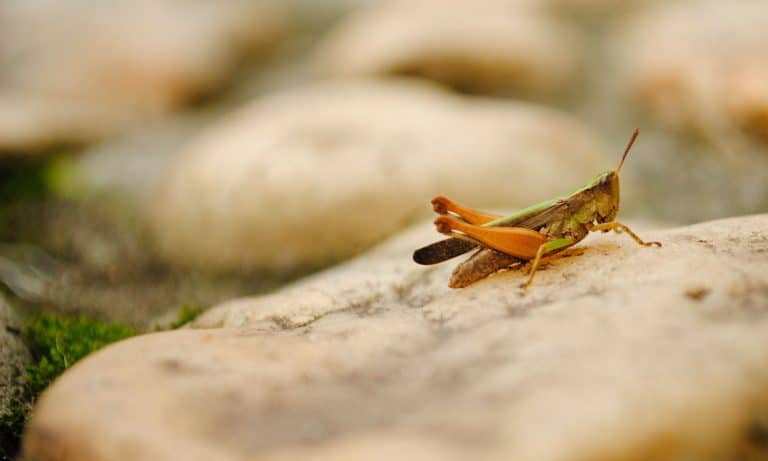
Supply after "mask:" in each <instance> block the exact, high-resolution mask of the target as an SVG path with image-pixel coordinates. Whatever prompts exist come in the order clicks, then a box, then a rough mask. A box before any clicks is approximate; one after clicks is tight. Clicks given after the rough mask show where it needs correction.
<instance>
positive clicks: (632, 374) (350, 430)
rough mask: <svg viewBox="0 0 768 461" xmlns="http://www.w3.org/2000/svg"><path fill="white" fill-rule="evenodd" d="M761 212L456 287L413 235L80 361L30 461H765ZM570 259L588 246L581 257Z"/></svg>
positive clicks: (36, 432) (765, 271)
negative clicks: (414, 258)
mask: <svg viewBox="0 0 768 461" xmlns="http://www.w3.org/2000/svg"><path fill="white" fill-rule="evenodd" d="M766 229H768V215H758V216H748V217H742V218H732V219H727V220H722V221H713V222H707V223H703V224H699V225H694V226H690V227H683V228H678V229H671V230H663V231H648V230H644V229H638V231H639V232H640V234H641V236H643V237H645V238H647V239H653V240H660V241H662V242H663V243H664V247H663V248H661V249H652V248H643V247H639V246H637V245H636V244H635V243H634V242H632V241H631V240H630V239H629V238H628V237H626V236H623V235H597V236H590V237H589V238H588V240H586V241H585V242H584V243H583V244H582V245H580V246H579V247H576V248H575V249H574V250H573V251H572V252H571V253H569V254H570V256H571V257H561V258H557V259H554V260H552V261H551V263H550V264H549V265H548V266H547V267H546V270H544V271H542V272H541V273H540V274H539V275H538V276H537V280H536V283H535V284H534V286H533V287H532V288H531V289H530V291H529V292H528V293H527V294H525V295H524V294H523V293H522V292H520V291H519V290H518V289H517V284H518V283H519V282H520V280H521V275H520V274H519V273H516V272H508V273H501V274H498V275H496V276H493V277H491V278H489V279H487V280H485V281H482V282H480V283H477V284H475V285H473V286H471V287H470V288H466V289H463V290H455V291H451V290H450V289H448V288H447V287H446V286H445V284H446V281H447V278H448V276H449V274H450V271H451V266H452V264H445V265H442V266H438V267H431V268H424V267H419V266H416V265H414V264H413V263H412V262H411V261H410V253H411V251H412V249H413V248H414V247H415V246H418V245H421V244H423V243H425V242H428V241H430V239H432V238H434V234H433V232H432V231H431V229H430V226H429V225H427V224H424V225H422V226H420V227H419V228H418V229H415V230H413V231H409V232H408V233H406V234H405V235H403V236H401V237H398V238H396V239H394V240H392V241H390V242H388V243H385V244H383V245H382V246H380V247H378V248H377V249H375V250H373V251H372V252H371V253H370V254H367V255H364V256H361V257H360V258H358V259H356V260H354V261H351V262H349V263H347V264H345V265H343V266H341V267H338V268H335V269H332V270H329V271H326V272H323V273H320V274H318V275H316V276H313V277H311V278H309V279H306V280H305V281H302V282H300V283H298V284H296V285H293V286H291V287H287V288H285V289H283V290H281V291H279V292H277V293H275V294H273V295H269V296H265V297H260V298H253V299H244V300H239V301H233V302H230V303H227V304H225V305H222V306H220V307H218V308H217V309H215V310H213V311H211V312H209V313H208V314H206V315H205V316H203V317H201V318H200V319H198V321H197V322H196V324H195V325H194V327H195V328H193V329H186V330H180V331H173V332H166V333H158V334H151V335H147V336H143V337H138V338H134V339H130V340H127V341H124V342H121V343H118V344H115V345H113V346H110V347H108V348H107V349H105V350H102V351H100V352H98V353H96V354H94V355H93V356H91V357H89V358H87V359H85V360H84V361H82V362H80V363H78V364H77V365H75V366H74V367H73V368H72V369H70V370H69V371H68V372H67V373H65V374H64V375H63V376H62V377H61V378H60V379H59V380H58V381H57V382H55V383H54V385H53V386H52V387H51V388H49V390H48V391H47V392H46V393H45V394H44V396H43V397H42V399H41V400H40V402H39V405H38V407H37V412H36V414H35V415H34V418H33V420H32V422H31V424H30V426H29V427H28V431H27V433H26V436H25V439H24V456H25V458H24V459H25V460H27V461H47V460H56V461H66V460H79V459H89V460H92V461H100V460H110V461H120V460H134V459H142V460H147V461H160V460H172V459H186V460H198V459H199V460H204V459H217V460H233V461H234V460H246V459H268V460H325V459H328V460H330V459H333V460H346V459H349V460H352V459H374V460H377V459H382V460H383V459H392V458H394V457H397V458H400V459H408V460H464V459H473V460H477V459H480V460H502V459H504V460H509V459H514V460H521V461H527V460H531V461H534V460H535V461H565V460H574V461H575V460H596V459H599V460H606V461H608V460H690V459H697V460H715V459H749V460H757V459H765V456H766V454H767V452H766V444H765V440H766V437H765V434H766V421H767V419H766V418H768V365H767V364H768V258H767V257H766V255H768V235H767V234H766ZM577 253H581V254H577Z"/></svg>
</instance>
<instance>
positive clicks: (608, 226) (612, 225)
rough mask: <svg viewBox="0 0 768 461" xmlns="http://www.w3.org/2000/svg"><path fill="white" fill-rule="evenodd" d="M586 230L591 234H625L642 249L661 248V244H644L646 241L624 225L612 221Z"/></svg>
mask: <svg viewBox="0 0 768 461" xmlns="http://www.w3.org/2000/svg"><path fill="white" fill-rule="evenodd" d="M588 229H589V230H590V231H591V232H597V231H603V232H608V231H614V232H616V233H617V234H620V233H622V232H626V233H627V235H629V236H630V237H632V240H634V241H635V242H637V243H638V244H640V245H642V246H644V247H651V246H655V247H660V246H661V242H646V241H644V240H643V239H641V238H640V237H639V236H638V235H637V234H635V233H634V232H632V229H630V228H629V227H627V226H626V225H624V224H622V223H620V222H616V221H614V222H606V223H602V224H593V225H591V226H589V227H588Z"/></svg>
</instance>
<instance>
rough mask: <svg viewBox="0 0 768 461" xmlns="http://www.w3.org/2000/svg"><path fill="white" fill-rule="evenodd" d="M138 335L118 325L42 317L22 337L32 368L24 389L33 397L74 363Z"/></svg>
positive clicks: (31, 322) (32, 322) (48, 316)
mask: <svg viewBox="0 0 768 461" xmlns="http://www.w3.org/2000/svg"><path fill="white" fill-rule="evenodd" d="M136 334H138V331H136V330H135V329H133V328H131V327H129V326H126V325H120V324H107V323H102V322H97V321H94V320H89V319H87V318H85V317H78V318H65V317H57V316H53V315H48V314H43V315H41V316H39V317H35V318H34V319H32V320H31V321H29V322H27V324H26V325H25V326H24V329H23V330H22V336H23V338H24V340H25V341H26V342H27V344H28V345H29V348H30V351H31V352H32V356H33V357H34V359H35V362H36V363H35V364H33V365H31V366H29V367H28V368H27V379H26V382H27V386H28V387H29V389H30V391H31V392H32V394H33V395H37V394H39V393H40V392H42V391H43V389H45V388H46V387H47V386H48V384H49V383H50V382H51V381H53V379H54V378H56V377H57V376H59V375H60V374H61V373H62V372H63V371H64V370H66V369H67V368H68V367H70V366H72V365H73V364H74V363H75V362H77V361H78V360H80V359H82V358H83V357H85V356H86V355H88V354H90V353H91V352H94V351H96V350H98V349H101V348H102V347H104V346H106V345H107V344H110V343H113V342H115V341H119V340H121V339H125V338H128V337H130V336H134V335H136Z"/></svg>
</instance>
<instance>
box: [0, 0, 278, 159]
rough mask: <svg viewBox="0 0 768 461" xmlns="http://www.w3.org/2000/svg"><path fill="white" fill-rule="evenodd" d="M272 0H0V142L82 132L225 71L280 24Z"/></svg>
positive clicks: (30, 142)
mask: <svg viewBox="0 0 768 461" xmlns="http://www.w3.org/2000/svg"><path fill="white" fill-rule="evenodd" d="M283 9H284V7H283V6H282V5H281V3H280V2H275V1H271V0H257V1H253V0H225V1H217V2H195V3H193V4H189V3H188V2H177V1H173V0H162V1H156V0H142V1H138V2H137V1H119V2H110V3H109V5H108V6H106V5H99V4H98V3H95V2H92V1H88V0H76V1H70V2H66V3H62V2H57V1H55V0H43V1H35V2H29V1H26V0H7V1H5V2H3V5H2V6H0V68H2V69H3V71H2V73H0V151H5V152H13V153H18V152H25V151H35V150H40V149H45V148H48V147H50V146H56V145H58V144H62V143H82V142H87V141H92V140H94V139H97V138H99V137H101V136H104V135H106V134H109V133H112V132H114V131H116V130H118V129H120V128H124V127H126V126H128V125H131V124H134V123H136V122H138V121H142V120H145V119H147V118H152V117H156V116H158V115H160V114H164V113H167V112H168V111H171V110H173V109H176V108H178V107H179V106H181V105H183V104H186V103H188V102H190V101H192V100H194V99H195V98H198V97H199V96H200V95H201V94H205V93H207V92H210V91H211V90H213V89H215V88H217V87H218V86H220V85H221V84H222V83H224V81H225V80H226V79H227V78H228V77H230V75H231V73H232V71H233V70H234V68H235V66H236V65H237V64H238V62H239V60H241V59H242V58H243V57H244V56H246V55H252V54H254V53H256V52H260V51H262V50H265V49H267V48H268V47H269V46H271V45H272V44H273V43H274V42H276V40H277V38H278V37H279V35H280V34H282V33H283V31H284V29H285V25H286V23H287V21H286V18H285V15H284V13H283Z"/></svg>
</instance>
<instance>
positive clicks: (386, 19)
mask: <svg viewBox="0 0 768 461" xmlns="http://www.w3.org/2000/svg"><path fill="white" fill-rule="evenodd" d="M537 6H538V5H537V2H530V1H513V2H510V1H498V0H483V1H476V2H464V1H448V2H446V1H434V0H420V1H389V2H380V3H376V4H374V5H373V6H371V7H369V8H365V9H360V10H358V12H355V13H353V14H351V15H349V16H348V17H347V18H345V20H344V21H343V22H342V23H341V24H340V25H338V26H337V27H336V29H335V30H333V31H332V32H331V34H330V35H329V36H328V37H327V38H325V39H324V41H323V43H322V44H321V45H320V47H319V49H318V51H317V57H316V60H317V67H318V69H319V71H320V72H321V73H322V74H324V75H330V76H337V77H361V76H375V75H386V74H394V75H408V76H419V77H424V78H428V79H431V80H435V81H438V82H441V83H445V84H447V85H450V86H453V87H456V88H459V89H461V90H465V91H471V92H479V93H510V92H514V93H518V94H525V95H531V96H537V97H542V96H547V95H551V94H553V93H556V92H558V91H562V90H563V88H564V86H565V85H566V83H568V84H572V83H573V82H572V80H573V79H574V78H575V77H576V73H577V70H578V66H579V64H581V55H582V54H583V52H584V50H583V49H582V47H583V45H584V44H583V43H582V37H581V35H580V34H579V33H578V31H577V30H575V29H572V28H571V27H569V26H567V25H565V24H563V23H561V22H559V21H558V20H557V19H555V18H554V16H552V15H550V14H548V13H547V12H545V11H544V10H543V9H541V8H538V7H537Z"/></svg>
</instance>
